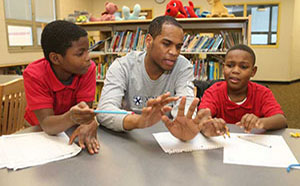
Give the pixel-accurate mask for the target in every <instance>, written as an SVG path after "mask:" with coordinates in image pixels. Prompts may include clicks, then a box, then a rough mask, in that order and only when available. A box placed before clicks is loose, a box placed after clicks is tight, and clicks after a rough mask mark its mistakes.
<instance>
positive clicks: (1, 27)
mask: <svg viewBox="0 0 300 186" xmlns="http://www.w3.org/2000/svg"><path fill="white" fill-rule="evenodd" d="M105 2H106V0H84V1H82V0H57V16H58V18H63V17H66V16H67V15H68V14H70V13H72V12H73V11H74V10H87V11H89V12H91V13H93V14H94V15H95V16H100V15H101V12H103V11H104V3H105ZM111 2H114V3H116V4H117V5H118V6H119V9H120V10H121V9H122V6H123V5H126V6H128V7H130V8H132V7H133V6H134V5H135V4H136V2H137V1H136V0H127V1H122V0H111ZM168 2H169V1H168V0H166V2H164V3H163V4H157V3H155V2H154V1H153V0H150V1H146V0H144V1H140V5H141V6H142V8H152V9H153V14H154V16H158V15H162V14H164V11H165V7H166V4H167V3H168ZM182 2H183V4H184V5H188V0H182ZM193 2H194V5H195V7H199V6H200V7H201V8H202V9H208V10H210V6H209V4H208V3H207V1H193ZM223 2H224V3H241V2H266V3H268V2H279V3H280V4H281V9H280V20H279V24H280V33H279V46H278V48H254V50H255V52H256V55H257V66H258V72H257V74H256V76H255V78H254V79H255V80H265V81H291V80H296V79H300V63H299V60H298V59H300V12H299V11H298V12H297V11H295V9H296V7H300V2H299V1H297V0H277V1H265V0H261V1H257V0H256V1H255V0H247V1H240V0H223ZM283 20H284V21H283ZM0 38H2V42H1V43H0V65H1V64H10V63H22V62H28V61H33V60H35V59H38V58H40V57H42V56H43V54H42V52H25V53H9V52H8V50H7V37H6V27H5V17H4V8H3V1H2V3H0Z"/></svg>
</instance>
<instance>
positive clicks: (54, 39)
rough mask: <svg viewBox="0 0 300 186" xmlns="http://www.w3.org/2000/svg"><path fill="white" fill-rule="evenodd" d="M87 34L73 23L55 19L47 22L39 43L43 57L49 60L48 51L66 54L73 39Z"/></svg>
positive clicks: (75, 39)
mask: <svg viewBox="0 0 300 186" xmlns="http://www.w3.org/2000/svg"><path fill="white" fill-rule="evenodd" d="M84 36H87V32H86V31H85V30H84V29H83V28H81V27H79V26H77V25H75V24H74V23H71V22H68V21H63V20H56V21H53V22H51V23H49V24H47V25H46V26H45V28H44V30H43V32H42V37H41V44H42V48H43V52H44V56H45V58H46V59H47V60H48V61H49V62H50V58H49V54H50V52H55V53H58V54H60V55H62V56H65V55H66V51H67V49H68V48H70V47H71V46H72V42H73V41H78V40H79V39H80V38H81V37H84Z"/></svg>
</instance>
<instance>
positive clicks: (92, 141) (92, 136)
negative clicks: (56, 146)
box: [69, 120, 100, 154]
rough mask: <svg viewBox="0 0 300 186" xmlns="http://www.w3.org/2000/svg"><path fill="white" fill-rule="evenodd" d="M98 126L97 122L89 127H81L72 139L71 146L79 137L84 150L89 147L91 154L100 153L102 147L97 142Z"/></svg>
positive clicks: (91, 123)
mask: <svg viewBox="0 0 300 186" xmlns="http://www.w3.org/2000/svg"><path fill="white" fill-rule="evenodd" d="M97 129H98V125H97V123H96V121H95V120H93V121H92V122H90V123H88V124H87V125H79V126H78V127H77V128H76V130H75V131H74V132H73V133H72V136H71V137H70V141H69V144H72V143H73V142H74V140H75V138H76V137H78V143H79V146H80V147H81V148H82V149H85V148H86V147H87V149H88V152H89V153H90V154H94V153H98V151H99V148H100V145H99V142H98V140H97Z"/></svg>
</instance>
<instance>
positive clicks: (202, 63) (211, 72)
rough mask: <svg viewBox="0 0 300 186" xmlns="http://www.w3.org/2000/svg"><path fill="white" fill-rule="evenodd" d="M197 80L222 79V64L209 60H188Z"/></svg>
mask: <svg viewBox="0 0 300 186" xmlns="http://www.w3.org/2000/svg"><path fill="white" fill-rule="evenodd" d="M190 62H191V63H192V64H193V72H194V73H193V74H194V77H195V79H197V80H202V81H206V80H217V79H220V78H221V77H222V64H221V63H220V62H219V61H215V60H211V59H190Z"/></svg>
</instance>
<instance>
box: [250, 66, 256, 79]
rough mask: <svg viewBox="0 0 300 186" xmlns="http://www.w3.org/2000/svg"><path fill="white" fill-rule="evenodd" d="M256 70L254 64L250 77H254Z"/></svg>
mask: <svg viewBox="0 0 300 186" xmlns="http://www.w3.org/2000/svg"><path fill="white" fill-rule="evenodd" d="M256 71H257V66H254V67H253V69H252V73H251V77H254V76H255V74H256Z"/></svg>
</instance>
